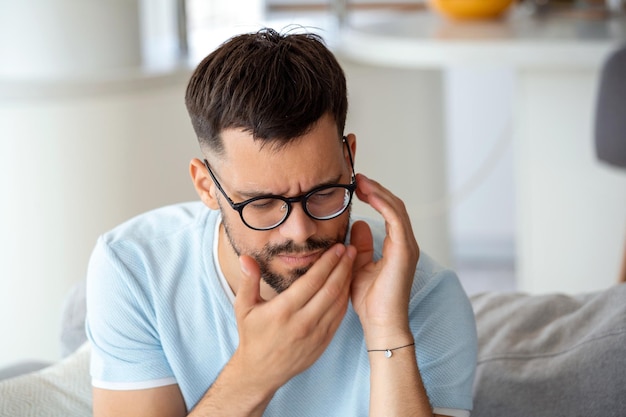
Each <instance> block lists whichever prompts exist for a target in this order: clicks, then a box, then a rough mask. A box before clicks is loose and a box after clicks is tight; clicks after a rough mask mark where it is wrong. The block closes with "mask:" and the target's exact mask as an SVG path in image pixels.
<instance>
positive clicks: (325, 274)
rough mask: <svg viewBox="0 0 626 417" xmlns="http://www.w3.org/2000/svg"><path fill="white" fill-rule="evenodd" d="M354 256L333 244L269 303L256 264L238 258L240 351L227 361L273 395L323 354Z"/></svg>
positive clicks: (339, 314)
mask: <svg viewBox="0 0 626 417" xmlns="http://www.w3.org/2000/svg"><path fill="white" fill-rule="evenodd" d="M355 256H356V249H355V248H354V247H352V246H348V247H346V246H344V245H342V244H336V245H334V246H332V247H331V248H330V249H329V250H327V251H326V252H325V253H324V254H323V255H322V256H321V257H320V259H319V260H318V261H317V262H315V264H314V265H313V266H312V267H311V268H310V269H309V271H308V272H307V273H306V274H304V275H303V276H302V277H300V278H299V279H297V280H296V281H295V282H294V283H293V284H292V285H291V286H290V287H289V288H288V289H287V290H285V291H283V292H282V293H281V294H278V295H277V296H276V297H274V298H273V299H271V300H269V301H264V300H263V299H262V298H261V296H260V292H259V291H260V290H259V285H260V280H261V274H260V271H259V268H258V265H257V264H256V262H255V261H254V260H253V259H252V258H251V257H249V256H245V255H242V256H241V257H240V263H241V269H242V276H241V280H240V283H239V288H238V291H237V297H236V300H235V315H236V319H237V325H238V331H239V347H238V348H237V351H236V352H235V354H234V355H233V359H232V360H233V361H235V362H236V363H238V364H239V365H241V366H242V367H243V369H245V370H246V375H247V378H249V379H252V380H256V382H258V384H260V386H259V388H260V387H261V386H262V387H265V388H268V387H269V388H271V389H273V390H274V391H275V390H276V389H278V388H279V387H280V386H282V385H284V384H285V383H286V382H287V381H288V380H289V379H291V378H292V377H293V376H295V375H297V374H299V373H300V372H302V371H304V370H305V369H307V368H308V367H309V366H311V365H312V364H313V363H314V362H315V361H316V360H317V359H318V358H319V357H320V356H321V354H322V353H323V352H324V350H325V349H326V347H327V346H328V344H329V343H330V341H331V339H332V338H333V336H334V334H335V332H336V330H337V328H338V327H339V325H340V323H341V320H342V319H343V317H344V315H345V312H346V309H347V306H348V301H349V296H350V282H351V274H352V264H353V262H354V259H355ZM248 382H250V381H248Z"/></svg>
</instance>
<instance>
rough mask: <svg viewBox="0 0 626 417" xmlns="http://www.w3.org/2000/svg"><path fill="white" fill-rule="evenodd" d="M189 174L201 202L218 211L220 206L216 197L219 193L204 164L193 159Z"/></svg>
mask: <svg viewBox="0 0 626 417" xmlns="http://www.w3.org/2000/svg"><path fill="white" fill-rule="evenodd" d="M189 174H190V175H191V181H192V182H193V186H194V188H195V189H196V192H197V193H198V196H199V197H200V200H202V201H203V202H204V204H206V206H207V207H208V208H210V209H213V210H218V209H219V205H218V204H217V195H216V193H217V192H218V191H217V189H216V187H215V183H213V180H212V179H211V177H210V176H209V173H208V172H207V169H206V167H205V166H204V162H202V161H201V160H199V159H198V158H194V159H192V160H191V162H190V163H189Z"/></svg>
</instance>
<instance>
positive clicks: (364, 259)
mask: <svg viewBox="0 0 626 417" xmlns="http://www.w3.org/2000/svg"><path fill="white" fill-rule="evenodd" d="M350 244H351V245H352V246H354V247H355V248H356V252H357V255H356V258H355V260H354V265H353V269H354V270H358V269H360V268H362V267H363V266H364V265H367V264H368V263H370V262H372V259H373V258H374V238H373V237H372V231H371V230H370V227H369V225H368V224H367V223H365V222H364V221H356V222H354V224H353V225H352V230H351V231H350Z"/></svg>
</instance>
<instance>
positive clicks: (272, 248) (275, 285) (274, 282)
mask: <svg viewBox="0 0 626 417" xmlns="http://www.w3.org/2000/svg"><path fill="white" fill-rule="evenodd" d="M350 211H351V210H350V208H348V210H347V214H348V215H347V216H345V221H344V222H343V223H342V224H341V226H340V227H339V229H338V232H337V235H336V236H334V237H332V238H315V237H311V238H309V239H307V240H306V242H305V243H304V244H302V245H296V244H295V243H294V242H293V241H292V240H288V241H286V242H284V243H280V244H271V243H266V244H265V245H264V246H263V247H262V248H261V249H259V250H245V249H243V248H242V246H241V245H240V244H239V243H237V242H236V240H235V237H234V234H233V233H232V229H231V227H230V224H229V222H228V221H227V220H226V218H225V216H223V215H222V224H223V226H224V231H225V233H226V237H227V238H228V241H229V242H230V246H231V247H232V248H233V250H234V251H235V253H236V254H237V256H241V255H248V256H250V257H252V258H253V259H254V260H255V261H256V263H257V264H258V265H259V269H260V271H261V278H262V279H263V281H265V282H266V283H267V284H268V285H269V286H270V287H271V288H272V289H273V290H274V291H276V292H277V293H279V294H280V293H281V292H283V291H285V290H286V289H287V288H289V287H290V286H291V284H293V283H294V282H295V281H296V280H297V279H298V278H300V277H301V276H302V275H304V274H305V273H306V272H307V271H308V270H309V269H310V268H311V266H312V265H309V266H307V267H304V268H294V269H291V270H290V271H288V272H287V273H284V274H280V273H278V272H276V271H273V270H272V269H271V267H270V264H271V262H272V260H273V259H274V258H275V257H276V256H279V255H285V254H289V255H297V254H299V253H310V252H313V251H318V250H322V251H326V250H327V249H328V248H330V247H331V246H333V245H334V244H335V243H344V242H345V240H346V236H347V235H348V229H349V227H350ZM222 212H223V211H222ZM345 214H346V213H344V214H343V215H345ZM343 215H342V216H343ZM250 230H252V229H250Z"/></svg>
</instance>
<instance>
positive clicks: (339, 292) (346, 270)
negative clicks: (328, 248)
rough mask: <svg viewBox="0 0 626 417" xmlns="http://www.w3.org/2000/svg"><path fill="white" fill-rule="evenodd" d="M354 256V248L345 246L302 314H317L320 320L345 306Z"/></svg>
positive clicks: (335, 313)
mask: <svg viewBox="0 0 626 417" xmlns="http://www.w3.org/2000/svg"><path fill="white" fill-rule="evenodd" d="M355 258H356V248H355V247H354V246H348V247H346V250H345V253H344V254H343V255H342V256H341V258H340V259H339V262H338V263H337V264H336V265H335V267H334V268H333V269H332V270H331V271H329V273H328V278H327V279H326V281H325V282H324V285H323V286H322V287H321V288H320V289H319V290H318V291H317V292H316V293H315V294H314V295H313V296H312V297H311V299H310V300H309V302H308V303H307V305H306V306H305V308H303V312H304V314H311V315H312V316H319V317H320V320H322V318H323V317H324V315H327V316H331V317H333V316H336V315H337V308H339V309H343V308H344V305H345V306H347V299H348V293H349V289H350V284H351V281H352V267H353V264H354V260H355Z"/></svg>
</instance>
